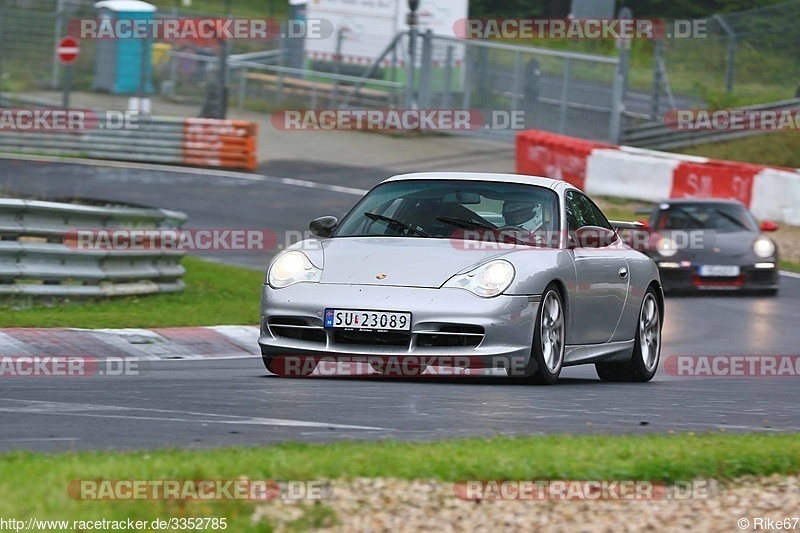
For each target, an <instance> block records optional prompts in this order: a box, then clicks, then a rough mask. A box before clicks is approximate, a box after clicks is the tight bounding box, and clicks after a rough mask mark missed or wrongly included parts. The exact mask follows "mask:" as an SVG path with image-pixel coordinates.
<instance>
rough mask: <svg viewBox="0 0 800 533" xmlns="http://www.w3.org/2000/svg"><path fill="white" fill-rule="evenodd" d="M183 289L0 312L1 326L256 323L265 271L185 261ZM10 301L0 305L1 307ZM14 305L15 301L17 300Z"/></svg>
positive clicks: (128, 326) (140, 325)
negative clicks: (176, 291)
mask: <svg viewBox="0 0 800 533" xmlns="http://www.w3.org/2000/svg"><path fill="white" fill-rule="evenodd" d="M181 264H183V266H184V267H186V275H185V276H184V282H185V283H186V289H185V290H184V291H183V292H180V293H175V294H157V295H149V296H131V297H122V298H115V299H108V300H80V301H60V302H58V303H55V304H51V305H47V306H45V305H41V304H38V305H36V306H35V307H32V308H29V309H18V310H12V309H2V307H0V327H37V328H55V327H74V328H152V327H160V328H167V327H177V326H216V325H223V324H258V313H259V300H260V297H261V285H262V284H263V282H264V272H262V271H258V270H251V269H248V268H241V267H235V266H229V265H221V264H217V263H212V262H210V261H204V260H202V259H197V258H193V257H186V258H185V259H184V260H183V261H182V263H181ZM9 303H12V304H13V303H14V302H13V301H12V302H8V301H7V302H2V301H0V306H2V305H8V304H9ZM17 303H18V302H17Z"/></svg>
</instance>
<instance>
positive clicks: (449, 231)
mask: <svg viewBox="0 0 800 533" xmlns="http://www.w3.org/2000/svg"><path fill="white" fill-rule="evenodd" d="M501 228H504V229H507V230H508V229H512V230H514V231H518V232H522V233H526V234H529V235H530V234H534V233H536V234H539V233H541V234H542V235H554V234H556V230H557V229H558V196H557V195H556V193H555V192H553V191H552V190H550V189H547V188H544V187H539V186H535V185H524V184H517V183H499V182H488V181H457V180H452V181H450V180H408V181H395V182H389V183H385V184H383V185H379V186H378V187H376V188H375V189H373V190H372V191H371V192H370V193H369V194H367V195H366V196H365V197H364V198H363V199H362V200H361V202H360V203H359V204H358V205H357V206H356V207H355V208H354V209H353V210H352V211H351V212H350V213H349V214H348V215H347V217H345V219H344V220H343V221H342V223H341V224H340V225H339V227H338V228H337V230H336V232H335V233H334V235H333V236H334V237H362V236H382V237H387V236H388V237H419V238H452V237H454V235H459V234H463V232H464V231H465V230H482V231H495V230H498V231H499V230H500V229H501ZM459 232H460V233H459ZM517 242H524V243H527V242H528V240H527V239H520V240H518V241H517Z"/></svg>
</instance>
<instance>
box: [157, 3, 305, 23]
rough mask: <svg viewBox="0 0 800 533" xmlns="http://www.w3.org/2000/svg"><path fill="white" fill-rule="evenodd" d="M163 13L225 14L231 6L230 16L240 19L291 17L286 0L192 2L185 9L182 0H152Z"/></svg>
mask: <svg viewBox="0 0 800 533" xmlns="http://www.w3.org/2000/svg"><path fill="white" fill-rule="evenodd" d="M151 3H152V4H154V5H155V6H157V7H158V8H159V11H161V12H162V13H169V12H170V11H171V10H172V9H173V8H175V7H176V6H177V7H178V9H179V12H181V13H183V12H197V13H209V14H220V15H222V14H225V12H226V11H228V8H227V7H226V4H229V5H230V15H231V16H238V17H253V18H266V17H272V18H276V19H286V18H288V16H289V8H288V2H286V1H285V0H227V1H226V0H192V5H191V6H189V7H184V6H183V3H181V2H180V0H178V1H176V0H152V2H151Z"/></svg>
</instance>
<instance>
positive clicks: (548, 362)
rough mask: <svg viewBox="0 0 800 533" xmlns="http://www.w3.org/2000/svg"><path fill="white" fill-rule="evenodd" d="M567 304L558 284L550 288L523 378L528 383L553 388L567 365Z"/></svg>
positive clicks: (543, 300) (546, 294)
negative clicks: (565, 304) (565, 358)
mask: <svg viewBox="0 0 800 533" xmlns="http://www.w3.org/2000/svg"><path fill="white" fill-rule="evenodd" d="M566 331H567V329H566V320H565V316H564V302H563V300H562V299H561V293H560V292H559V291H558V289H557V288H556V286H555V285H548V286H547V288H546V289H545V291H544V294H543V295H542V303H541V304H540V305H539V312H538V313H537V315H536V325H535V330H534V333H533V345H532V346H531V357H530V359H529V361H528V365H527V366H526V367H525V369H524V370H523V379H524V380H525V381H526V382H528V383H535V384H539V385H552V384H553V383H555V382H556V380H558V376H559V375H560V374H561V368H562V367H563V366H564V350H565V348H566V338H567V336H566Z"/></svg>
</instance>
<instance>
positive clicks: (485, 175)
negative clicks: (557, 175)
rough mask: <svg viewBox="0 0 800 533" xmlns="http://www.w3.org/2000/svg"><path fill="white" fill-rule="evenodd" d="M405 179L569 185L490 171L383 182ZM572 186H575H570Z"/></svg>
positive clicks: (404, 176) (409, 177)
mask: <svg viewBox="0 0 800 533" xmlns="http://www.w3.org/2000/svg"><path fill="white" fill-rule="evenodd" d="M405 180H466V181H496V182H502V183H519V184H523V185H538V186H539V187H546V188H548V189H556V188H558V187H559V186H569V184H568V183H567V182H565V181H562V180H556V179H552V178H544V177H542V176H528V175H524V174H499V173H489V172H415V173H413V174H400V175H397V176H392V177H391V178H388V179H385V180H383V182H382V183H387V182H390V181H405ZM569 187H570V188H573V187H571V186H569Z"/></svg>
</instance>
